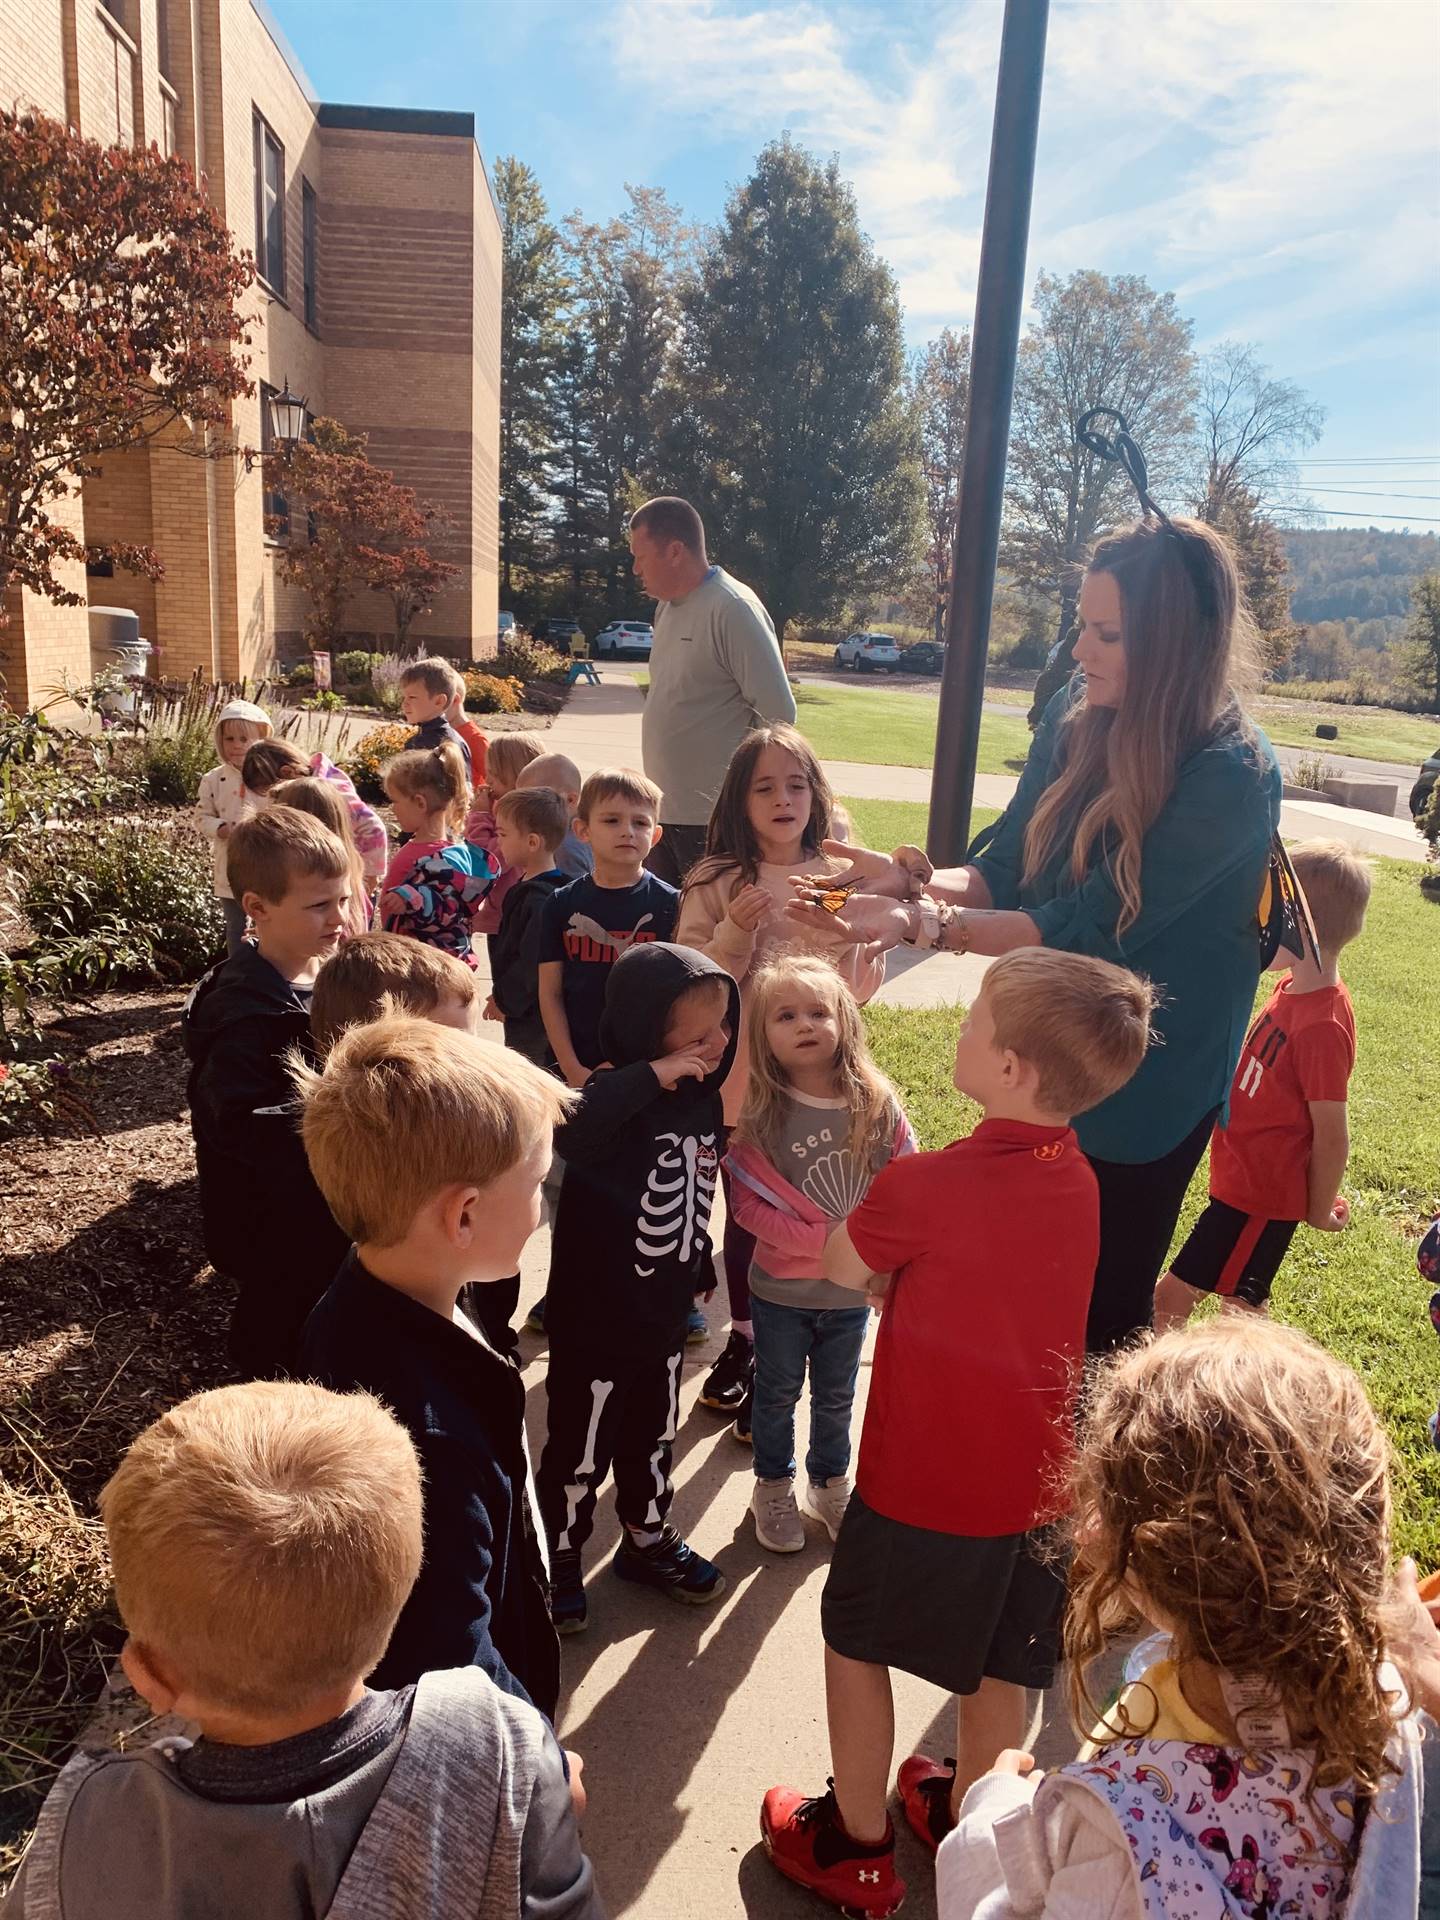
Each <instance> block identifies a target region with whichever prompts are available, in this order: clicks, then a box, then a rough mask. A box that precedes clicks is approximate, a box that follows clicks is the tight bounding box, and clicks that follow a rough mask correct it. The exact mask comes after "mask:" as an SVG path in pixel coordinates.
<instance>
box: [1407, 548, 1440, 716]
mask: <svg viewBox="0 0 1440 1920" xmlns="http://www.w3.org/2000/svg"><path fill="white" fill-rule="evenodd" d="M1400 644H1401V663H1402V669H1403V672H1404V675H1405V680H1406V682H1407V684H1408V685H1409V687H1410V688H1411V690H1412V691H1413V692H1414V693H1415V695H1416V696H1417V697H1418V698H1419V699H1420V700H1421V701H1422V702H1423V704H1424V706H1425V708H1426V711H1427V712H1430V713H1440V573H1437V572H1434V571H1431V572H1429V573H1422V574H1421V575H1420V577H1419V578H1418V579H1417V580H1416V582H1415V585H1414V586H1413V587H1412V588H1411V589H1410V618H1409V619H1408V620H1407V621H1406V623H1405V635H1404V638H1403V639H1402V641H1401V643H1400Z"/></svg>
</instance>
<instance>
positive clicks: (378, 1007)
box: [310, 933, 476, 1054]
mask: <svg viewBox="0 0 1440 1920" xmlns="http://www.w3.org/2000/svg"><path fill="white" fill-rule="evenodd" d="M447 996H448V997H450V998H451V999H453V1000H458V1001H459V1003H460V1005H461V1006H462V1007H472V1006H474V1004H475V999H476V989H475V974H474V971H473V969H472V968H470V967H467V966H466V965H465V962H464V961H463V960H457V959H456V958H455V956H454V954H453V953H446V952H445V950H444V948H443V947H432V946H431V945H430V944H429V943H428V942H427V941H425V940H412V939H411V938H410V936H409V935H408V934H404V933H362V934H360V935H358V936H357V938H355V939H354V940H347V941H346V942H345V944H344V946H342V947H340V948H339V949H338V950H337V951H336V952H335V953H334V954H333V955H332V957H331V958H330V959H329V960H327V961H326V962H325V964H324V966H323V967H321V969H320V971H319V973H317V974H316V976H315V990H314V992H313V993H312V994H311V996H310V1031H311V1034H312V1035H313V1036H314V1040H315V1045H316V1047H317V1048H318V1049H319V1051H320V1052H321V1053H322V1054H326V1053H328V1052H329V1051H330V1049H331V1047H333V1046H334V1044H335V1042H336V1041H337V1040H338V1039H339V1038H340V1035H341V1034H342V1033H343V1032H344V1031H345V1029H346V1027H355V1026H360V1025H362V1024H363V1023H364V1022H365V1021H367V1020H378V1019H379V1018H380V1015H381V1014H382V1012H384V1011H386V1005H387V1002H388V1003H389V1004H390V1006H391V1007H392V1008H393V1010H394V1011H396V1012H404V1013H413V1014H418V1015H420V1016H421V1017H422V1018H423V1017H424V1015H426V1014H428V1013H433V1012H434V1011H435V1009H436V1007H438V1006H439V1004H440V1002H441V1001H442V1000H443V999H445V998H446V997H447Z"/></svg>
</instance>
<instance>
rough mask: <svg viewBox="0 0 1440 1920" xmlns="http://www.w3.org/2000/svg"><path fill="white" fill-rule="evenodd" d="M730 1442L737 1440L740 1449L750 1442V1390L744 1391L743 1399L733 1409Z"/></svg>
mask: <svg viewBox="0 0 1440 1920" xmlns="http://www.w3.org/2000/svg"><path fill="white" fill-rule="evenodd" d="M730 1437H731V1439H732V1440H738V1441H739V1442H740V1445H741V1446H742V1447H748V1446H749V1445H750V1444H751V1441H750V1389H749V1387H747V1388H746V1389H745V1398H744V1399H743V1400H742V1401H741V1402H740V1404H739V1406H738V1407H737V1408H736V1409H735V1424H734V1426H733V1427H732V1428H731V1429H730Z"/></svg>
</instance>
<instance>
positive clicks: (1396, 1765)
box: [907, 1317, 1434, 1920]
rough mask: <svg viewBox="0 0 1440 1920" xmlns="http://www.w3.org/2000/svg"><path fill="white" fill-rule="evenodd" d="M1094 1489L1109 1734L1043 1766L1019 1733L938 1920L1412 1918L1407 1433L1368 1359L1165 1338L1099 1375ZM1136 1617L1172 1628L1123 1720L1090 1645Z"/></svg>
mask: <svg viewBox="0 0 1440 1920" xmlns="http://www.w3.org/2000/svg"><path fill="white" fill-rule="evenodd" d="M1072 1484H1073V1494H1074V1513H1073V1523H1074V1536H1075V1543H1076V1544H1075V1558H1074V1562H1073V1565H1072V1567H1071V1573H1070V1602H1069V1613H1068V1616H1067V1620H1066V1627H1065V1657H1066V1662H1067V1666H1068V1670H1069V1685H1070V1698H1071V1709H1072V1714H1073V1716H1074V1718H1075V1723H1076V1725H1077V1727H1083V1728H1089V1729H1091V1732H1090V1736H1089V1739H1088V1740H1087V1741H1086V1743H1085V1745H1084V1746H1083V1747H1082V1749H1081V1753H1080V1757H1079V1758H1078V1759H1077V1760H1074V1761H1072V1762H1071V1763H1070V1764H1069V1765H1067V1766H1062V1767H1060V1768H1058V1769H1057V1770H1056V1771H1055V1772H1053V1773H1050V1774H1047V1775H1045V1776H1044V1777H1043V1778H1040V1777H1039V1776H1038V1775H1034V1774H1032V1772H1031V1769H1032V1767H1033V1764H1034V1763H1033V1760H1032V1758H1031V1756H1030V1755H1029V1754H1028V1753H1019V1752H1014V1751H1011V1752H1006V1753H1002V1754H1001V1755H1000V1756H999V1758H998V1760H997V1761H996V1764H995V1768H994V1770H993V1771H992V1772H990V1773H988V1774H986V1775H984V1776H983V1777H982V1778H981V1779H980V1780H978V1781H976V1782H975V1784H974V1785H973V1786H972V1787H971V1788H970V1790H969V1792H968V1793H967V1794H966V1796H965V1799H964V1802H963V1804H962V1806H961V1808H960V1816H959V1821H958V1824H957V1826H956V1828H955V1830H954V1832H953V1833H951V1834H949V1836H948V1837H947V1838H945V1839H944V1840H943V1841H942V1842H941V1845H940V1851H939V1859H938V1862H937V1891H938V1905H939V1912H940V1916H941V1920H967V1917H968V1916H969V1915H971V1914H974V1913H976V1912H978V1911H981V1910H982V1909H983V1911H984V1912H985V1914H986V1915H987V1916H992V1917H993V1920H1010V1916H1014V1915H1018V1914H1020V1913H1025V1914H1029V1915H1034V1916H1037V1920H1038V1917H1039V1916H1051V1915H1057V1916H1058V1915H1062V1914H1063V1915H1072V1914H1082V1913H1084V1914H1090V1913H1095V1914H1101V1913H1103V1914H1105V1915H1107V1916H1108V1917H1109V1920H1199V1916H1202V1915H1203V1916H1206V1920H1209V1917H1210V1916H1215V1920H1220V1916H1237V1920H1238V1916H1240V1915H1244V1914H1252V1915H1257V1916H1258V1915H1261V1914H1266V1915H1281V1914H1296V1915H1304V1916H1305V1920H1341V1916H1349V1920H1381V1916H1382V1915H1383V1916H1385V1920H1389V1916H1390V1915H1392V1914H1393V1915H1396V1916H1399V1915H1401V1914H1410V1913H1414V1912H1416V1911H1417V1907H1418V1900H1419V1886H1420V1801H1421V1780H1420V1771H1421V1767H1420V1723H1419V1720H1418V1718H1417V1717H1416V1716H1415V1715H1413V1714H1412V1713H1411V1712H1410V1710H1409V1698H1408V1695H1407V1687H1406V1682H1405V1681H1403V1680H1402V1678H1401V1675H1400V1673H1399V1672H1398V1671H1397V1670H1396V1668H1395V1667H1394V1666H1392V1665H1390V1664H1389V1663H1388V1661H1387V1649H1390V1648H1393V1649H1394V1650H1395V1653H1396V1656H1397V1658H1401V1659H1404V1660H1406V1662H1407V1664H1408V1661H1409V1659H1410V1657H1411V1656H1410V1652H1409V1647H1410V1645H1412V1644H1413V1626H1412V1623H1411V1621H1410V1619H1409V1618H1408V1614H1407V1609H1406V1602H1407V1599H1408V1600H1409V1601H1410V1603H1411V1605H1412V1607H1413V1592H1414V1589H1413V1570H1411V1572H1410V1574H1409V1577H1408V1579H1407V1577H1406V1576H1405V1573H1404V1570H1403V1569H1402V1574H1401V1577H1400V1578H1398V1579H1397V1578H1396V1577H1395V1575H1393V1574H1392V1571H1391V1565H1390V1551H1391V1548H1390V1518H1391V1510H1390V1476H1389V1448H1388V1446H1387V1443H1386V1439H1385V1435H1384V1433H1383V1431H1382V1429H1381V1427H1380V1423H1379V1421H1378V1420H1377V1418H1376V1416H1375V1411H1374V1409H1373V1407H1372V1406H1371V1405H1370V1402H1369V1400H1368V1399H1367V1398H1366V1394H1365V1389H1364V1387H1363V1386H1362V1385H1361V1383H1360V1381H1359V1379H1358V1378H1357V1377H1356V1375H1355V1374H1354V1373H1352V1372H1351V1370H1350V1369H1349V1368H1348V1367H1346V1366H1342V1365H1341V1363H1340V1362H1339V1361H1338V1360H1335V1359H1332V1358H1331V1356H1330V1355H1329V1354H1327V1353H1326V1352H1325V1351H1324V1349H1323V1348H1321V1347H1319V1346H1317V1345H1316V1344H1315V1343H1314V1342H1313V1341H1311V1340H1307V1339H1306V1338H1305V1337H1304V1336H1303V1335H1302V1334H1299V1333H1296V1332H1294V1331H1293V1330H1292V1329H1290V1328H1287V1327H1281V1326H1276V1325H1273V1324H1268V1323H1265V1322H1256V1321H1247V1322H1245V1323H1243V1324H1242V1323H1237V1322H1236V1321H1235V1320H1233V1319H1232V1318H1226V1317H1217V1318H1216V1319H1215V1320H1212V1321H1210V1322H1209V1323H1207V1324H1206V1325H1204V1326H1201V1327H1194V1328H1190V1329H1187V1330H1186V1331H1184V1332H1178V1333H1172V1334H1167V1335H1165V1336H1164V1337H1163V1338H1162V1339H1159V1340H1156V1341H1155V1342H1153V1343H1152V1344H1150V1345H1148V1346H1142V1347H1140V1348H1139V1349H1137V1350H1133V1351H1131V1352H1129V1353H1126V1354H1124V1355H1122V1356H1120V1357H1119V1358H1118V1359H1116V1360H1115V1361H1114V1362H1113V1363H1112V1364H1111V1365H1110V1367H1109V1369H1108V1370H1107V1372H1106V1373H1105V1374H1104V1375H1102V1377H1101V1379H1100V1382H1099V1385H1098V1388H1097V1391H1096V1393H1095V1396H1094V1399H1093V1401H1092V1404H1091V1407H1090V1411H1089V1415H1088V1418H1087V1421H1086V1425H1085V1430H1084V1438H1083V1441H1082V1444H1081V1448H1080V1453H1079V1456H1078V1459H1077V1461H1076V1463H1075V1470H1074V1474H1073V1477H1072ZM1137 1624H1138V1625H1148V1626H1150V1627H1151V1628H1152V1629H1158V1632H1157V1633H1156V1634H1155V1636H1154V1638H1153V1639H1151V1640H1149V1641H1146V1642H1145V1643H1144V1644H1143V1645H1142V1646H1140V1647H1138V1648H1137V1649H1136V1650H1135V1652H1134V1653H1133V1654H1132V1655H1131V1659H1130V1663H1129V1668H1128V1669H1127V1673H1128V1674H1129V1675H1130V1676H1131V1677H1130V1679H1129V1684H1128V1685H1126V1686H1125V1687H1124V1688H1123V1689H1122V1691H1121V1693H1120V1696H1119V1698H1118V1700H1117V1701H1116V1702H1115V1704H1114V1705H1113V1706H1112V1707H1110V1708H1109V1710H1108V1711H1106V1712H1103V1713H1102V1712H1101V1711H1100V1710H1099V1709H1098V1707H1097V1706H1096V1703H1095V1699H1094V1697H1093V1694H1092V1691H1091V1685H1090V1682H1091V1677H1092V1673H1093V1669H1094V1664H1095V1662H1096V1660H1097V1659H1098V1658H1099V1657H1100V1656H1101V1655H1102V1654H1103V1653H1104V1652H1105V1650H1106V1649H1107V1648H1108V1647H1110V1646H1112V1645H1113V1644H1114V1643H1115V1642H1116V1640H1117V1639H1120V1638H1122V1637H1123V1636H1125V1635H1126V1634H1127V1633H1129V1632H1133V1631H1134V1628H1135V1627H1136V1625H1137ZM1422 1625H1423V1626H1424V1627H1425V1628H1426V1630H1427V1631H1428V1632H1429V1634H1430V1638H1431V1639H1432V1641H1433V1637H1434V1636H1433V1629H1429V1627H1428V1622H1422ZM1402 1648H1403V1649H1405V1650H1404V1651H1403V1652H1402ZM934 1779H935V1781H936V1783H937V1785H936V1790H935V1798H936V1800H937V1802H938V1799H939V1794H940V1788H941V1787H942V1786H943V1785H944V1781H945V1776H944V1775H943V1774H940V1773H939V1771H938V1770H936V1771H935V1773H934ZM926 1797H927V1796H925V1795H924V1794H921V1795H917V1796H915V1798H916V1801H917V1813H918V1812H919V1811H923V1807H922V1806H921V1804H920V1803H921V1802H923V1800H924V1799H925V1798H926ZM907 1812H910V1807H909V1805H908V1803H907ZM997 1823H999V1824H997ZM912 1824H915V1818H914V1817H913V1816H912ZM917 1831H919V1827H918V1826H917ZM930 1833H931V1844H933V1842H934V1829H933V1827H932V1828H931V1829H930ZM1002 1833H1003V1840H1002V1839H1001V1837H1000V1836H1001V1834H1002Z"/></svg>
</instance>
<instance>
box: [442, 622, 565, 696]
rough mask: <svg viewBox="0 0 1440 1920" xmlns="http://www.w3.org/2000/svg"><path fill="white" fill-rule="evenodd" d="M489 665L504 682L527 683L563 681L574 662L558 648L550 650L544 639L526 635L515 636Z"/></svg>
mask: <svg viewBox="0 0 1440 1920" xmlns="http://www.w3.org/2000/svg"><path fill="white" fill-rule="evenodd" d="M487 666H488V668H489V670H490V671H491V672H492V673H495V674H497V675H498V676H499V677H500V678H501V679H502V680H520V681H525V682H529V681H531V680H563V679H564V678H565V675H566V674H567V673H568V672H569V671H570V662H569V661H568V660H567V659H566V657H565V655H564V654H563V653H557V652H556V650H555V648H554V647H547V646H546V645H545V643H544V641H543V640H532V639H530V638H529V637H528V635H526V634H523V633H521V634H514V635H512V636H511V638H510V639H509V640H507V641H506V642H505V644H504V646H502V647H501V648H500V649H499V651H498V652H497V653H496V655H495V658H494V659H493V660H492V661H489V662H487ZM467 704H468V703H467Z"/></svg>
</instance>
